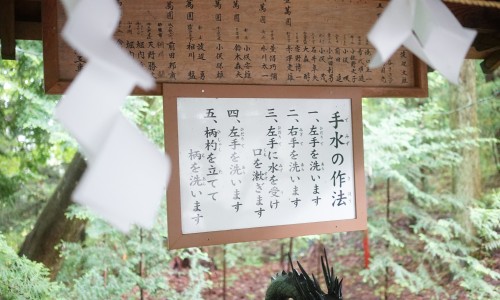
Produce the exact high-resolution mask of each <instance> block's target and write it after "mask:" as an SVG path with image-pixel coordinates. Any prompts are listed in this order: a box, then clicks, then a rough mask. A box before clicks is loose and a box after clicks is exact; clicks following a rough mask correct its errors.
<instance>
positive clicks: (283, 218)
mask: <svg viewBox="0 0 500 300" xmlns="http://www.w3.org/2000/svg"><path fill="white" fill-rule="evenodd" d="M177 107H178V130H179V132H178V133H179V171H180V195H181V214H182V216H181V219H182V232H183V233H184V234H190V233H200V232H212V231H220V230H231V229H242V228H256V227H267V226H276V225H289V224H302V223H310V222H322V221H334V220H346V219H354V218H355V217H356V216H355V192H354V191H355V190H354V167H353V146H352V115H351V100H350V99H300V100H299V99H270V98H266V99H262V98H259V99H248V98H245V99H244V98H222V99H221V98H177Z"/></svg>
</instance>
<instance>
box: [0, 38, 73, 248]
mask: <svg viewBox="0 0 500 300" xmlns="http://www.w3.org/2000/svg"><path fill="white" fill-rule="evenodd" d="M18 46H19V48H18V49H17V50H16V52H17V54H18V55H17V60H16V61H12V60H0V230H1V231H3V232H6V239H7V242H8V243H9V244H10V245H13V246H15V245H17V244H19V243H20V242H21V241H22V237H23V236H24V235H25V234H26V232H27V231H29V229H30V227H31V226H32V224H33V223H34V220H35V219H34V217H35V216H36V215H37V213H38V211H39V210H40V209H41V208H42V207H43V203H44V202H45V201H46V199H47V198H48V195H50V193H51V192H52V190H53V188H54V186H55V185H56V184H57V182H58V180H59V178H60V177H61V175H62V171H63V170H64V165H63V164H64V163H67V162H69V160H70V159H71V157H72V156H73V154H74V152H75V146H76V145H75V144H74V142H73V141H71V140H70V139H69V138H68V136H67V135H66V134H64V133H63V132H62V131H61V128H60V126H59V125H58V124H57V122H55V121H54V120H53V118H52V112H53V109H54V107H55V105H56V102H57V100H58V98H59V97H55V96H48V95H45V94H44V91H43V61H42V44H41V42H39V41H38V42H34V41H19V42H18Z"/></svg>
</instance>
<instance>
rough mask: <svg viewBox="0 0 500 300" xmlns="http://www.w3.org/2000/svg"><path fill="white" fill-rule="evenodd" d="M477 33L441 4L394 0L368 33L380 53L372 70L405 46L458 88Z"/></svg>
mask: <svg viewBox="0 0 500 300" xmlns="http://www.w3.org/2000/svg"><path fill="white" fill-rule="evenodd" d="M476 33H477V32H476V31H475V30H472V29H468V28H464V27H462V25H460V23H459V22H458V21H457V19H456V18H455V16H454V15H453V14H452V13H451V12H450V10H449V9H448V8H447V7H446V5H445V4H444V3H442V2H441V0H391V2H390V3H389V5H388V6H387V7H386V8H385V10H384V12H383V13H382V15H381V16H380V18H379V19H378V21H377V22H376V23H375V25H374V26H373V27H372V29H371V30H370V32H369V33H368V40H369V41H370V42H371V43H372V44H373V45H374V46H375V48H376V49H377V53H376V54H375V56H374V57H373V58H372V60H371V62H370V68H376V67H380V66H382V65H383V64H384V63H385V62H386V61H387V60H388V59H389V58H390V57H391V56H392V54H394V52H395V51H396V50H397V49H398V48H399V47H400V46H401V45H404V46H405V47H406V48H407V49H408V50H410V51H411V52H413V53H414V54H415V55H416V56H418V57H419V58H420V59H421V60H423V61H424V62H426V63H427V64H428V65H429V66H431V67H433V68H434V69H436V70H438V71H439V72H440V73H441V74H443V76H445V77H446V79H448V80H449V81H451V82H453V83H455V84H458V78H459V74H460V67H461V66H462V62H463V60H464V58H465V55H466V54H467V51H468V49H469V48H470V46H471V44H472V42H473V41H474V38H475V36H476Z"/></svg>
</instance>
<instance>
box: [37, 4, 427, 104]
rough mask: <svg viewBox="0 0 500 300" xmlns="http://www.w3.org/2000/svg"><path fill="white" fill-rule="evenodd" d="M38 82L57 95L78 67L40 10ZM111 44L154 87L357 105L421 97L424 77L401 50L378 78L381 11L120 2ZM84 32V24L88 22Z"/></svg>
mask: <svg viewBox="0 0 500 300" xmlns="http://www.w3.org/2000/svg"><path fill="white" fill-rule="evenodd" d="M43 2H44V3H43V5H44V9H43V17H44V18H43V26H44V59H45V82H46V90H47V92H48V93H62V92H64V90H65V88H66V87H67V85H68V84H69V83H70V82H71V80H72V79H73V78H75V76H76V75H77V74H78V72H79V71H80V70H81V69H82V68H83V67H84V65H85V58H84V57H82V56H81V55H79V54H78V53H77V52H76V51H74V50H73V49H71V48H70V47H69V46H68V45H66V44H65V42H64V41H63V40H62V38H61V37H60V35H59V33H60V32H61V29H62V27H63V26H64V22H65V18H66V16H65V13H64V10H63V9H62V6H61V5H60V4H58V1H57V0H47V1H43ZM118 2H119V4H120V5H121V9H122V17H121V21H120V23H119V25H118V28H117V30H116V33H115V38H116V41H117V42H118V43H119V44H120V45H121V46H122V47H123V49H125V51H127V52H128V53H129V54H130V56H131V57H133V58H134V59H136V60H138V61H139V62H140V63H141V64H142V65H143V66H144V68H146V69H148V70H149V71H150V72H151V74H152V75H153V76H154V77H155V79H156V81H157V83H158V85H157V87H156V89H155V90H153V91H135V93H139V94H148V93H149V94H157V95H161V94H162V91H161V88H162V85H161V84H162V83H196V84H238V85H272V86H329V87H359V88H360V89H361V91H362V96H363V97H422V96H426V94H427V73H426V71H427V69H426V66H425V64H423V63H421V62H420V61H419V60H418V59H417V58H416V57H414V56H413V55H412V54H411V53H410V52H409V51H408V50H406V49H404V48H401V49H399V50H398V51H397V52H396V53H395V54H394V55H393V57H392V58H391V59H390V60H389V61H388V62H387V63H386V64H385V65H384V66H383V67H381V68H377V69H370V68H369V67H368V64H369V62H370V59H371V58H372V56H373V55H374V54H375V50H374V49H373V47H372V46H371V45H370V44H369V42H368V40H367V38H366V34H367V32H368V31H369V29H370V28H371V26H372V25H373V24H374V22H375V21H376V20H377V17H378V16H379V15H380V14H381V13H382V11H383V9H384V7H385V6H386V5H387V3H388V1H375V0H308V1H299V0H273V1H267V0H256V1H245V0H171V1H167V0H141V1H133V0H119V1H118ZM89 22H92V20H91V16H89Z"/></svg>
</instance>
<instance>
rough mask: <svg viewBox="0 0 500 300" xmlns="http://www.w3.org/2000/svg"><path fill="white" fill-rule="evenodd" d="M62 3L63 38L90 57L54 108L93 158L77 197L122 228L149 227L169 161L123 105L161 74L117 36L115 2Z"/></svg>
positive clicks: (82, 0) (67, 0)
mask: <svg viewBox="0 0 500 300" xmlns="http://www.w3.org/2000/svg"><path fill="white" fill-rule="evenodd" d="M61 1H62V3H63V5H64V8H65V10H66V14H67V17H68V18H67V22H66V24H65V26H64V28H63V31H62V36H63V38H64V39H65V40H66V42H67V43H68V44H69V45H70V46H71V47H73V48H74V49H75V50H77V51H78V52H79V53H80V54H82V55H83V56H84V57H85V58H86V59H87V62H88V63H87V64H86V66H85V67H84V68H83V70H82V71H81V73H80V74H79V75H78V76H77V77H76V78H75V80H74V81H73V83H72V84H71V85H70V86H69V88H68V90H67V91H66V94H65V95H64V96H63V98H62V100H61V101H60V102H59V104H58V106H57V108H56V111H55V115H56V118H57V119H58V120H59V121H60V122H61V123H62V124H63V126H64V127H65V128H66V129H67V130H68V131H69V132H70V133H71V134H72V135H73V136H74V137H75V138H76V139H77V141H78V142H79V144H80V145H81V148H82V151H83V153H84V154H85V155H86V157H87V159H88V168H87V171H86V172H85V174H84V175H83V177H82V179H81V181H80V183H79V184H78V186H77V188H76V190H75V192H74V193H73V200H74V201H75V202H78V203H80V204H82V205H84V206H87V207H89V208H90V209H91V210H93V211H94V212H95V213H96V214H97V215H99V216H101V217H103V218H104V219H105V220H107V221H108V222H109V223H110V224H112V225H114V226H115V227H117V228H118V229H119V230H121V231H124V232H128V231H129V230H130V228H131V226H132V225H133V224H137V225H139V226H142V227H144V228H151V227H152V226H153V224H154V221H155V218H156V214H157V211H158V208H159V206H160V201H161V199H162V197H163V195H164V191H165V188H166V185H167V181H168V178H169V176H170V161H169V160H168V158H167V157H166V156H165V154H163V153H162V152H161V151H160V150H159V149H157V147H156V146H155V145H154V144H153V143H152V142H150V141H149V140H148V139H147V138H146V137H145V136H144V135H143V134H142V132H141V131H140V130H139V129H138V128H137V127H136V126H135V125H134V124H132V123H131V122H130V121H128V120H127V119H126V118H125V117H124V116H123V115H122V113H121V111H120V108H121V106H122V105H123V103H124V101H125V98H126V96H127V95H129V94H130V92H131V91H132V89H133V88H134V86H135V85H138V86H140V87H142V88H144V89H151V88H152V87H154V85H155V80H154V78H153V77H152V76H151V74H149V73H148V72H147V71H146V70H144V69H143V68H142V67H141V65H140V64H139V63H137V62H136V61H134V60H133V59H132V58H131V57H130V56H129V55H128V54H127V53H126V52H125V51H124V50H123V49H121V47H120V46H119V45H118V43H117V42H115V41H114V40H113V33H114V32H115V30H116V28H117V26H118V22H119V20H120V7H119V6H118V3H117V1H116V0H61Z"/></svg>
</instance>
